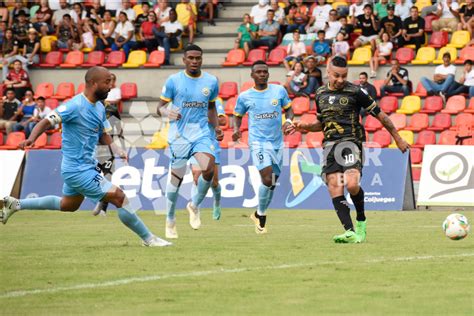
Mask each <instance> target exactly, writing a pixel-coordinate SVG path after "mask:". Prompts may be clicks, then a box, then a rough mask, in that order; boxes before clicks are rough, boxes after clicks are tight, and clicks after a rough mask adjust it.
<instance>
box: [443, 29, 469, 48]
mask: <svg viewBox="0 0 474 316" xmlns="http://www.w3.org/2000/svg"><path fill="white" fill-rule="evenodd" d="M470 41H471V35H470V34H469V32H468V31H456V32H454V33H453V35H452V36H451V42H450V43H449V44H448V45H446V46H448V47H455V48H463V47H464V46H466V45H467V43H469V42H470Z"/></svg>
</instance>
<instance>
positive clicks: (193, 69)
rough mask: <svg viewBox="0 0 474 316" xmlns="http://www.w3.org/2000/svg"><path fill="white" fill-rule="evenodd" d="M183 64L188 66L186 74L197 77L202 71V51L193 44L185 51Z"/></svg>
mask: <svg viewBox="0 0 474 316" xmlns="http://www.w3.org/2000/svg"><path fill="white" fill-rule="evenodd" d="M183 63H184V65H185V66H186V72H187V73H188V74H190V75H197V74H199V73H200V71H201V65H202V49H201V47H199V46H197V45H195V44H191V45H188V46H186V48H185V49H184V57H183Z"/></svg>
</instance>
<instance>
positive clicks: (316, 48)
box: [311, 30, 331, 65]
mask: <svg viewBox="0 0 474 316" xmlns="http://www.w3.org/2000/svg"><path fill="white" fill-rule="evenodd" d="M325 36H326V32H324V31H323V30H319V31H318V39H316V40H314V41H313V43H312V45H311V47H312V48H313V56H314V57H315V59H316V61H317V62H318V64H319V65H321V64H323V63H324V62H326V60H327V58H328V57H329V56H330V55H331V47H329V44H328V42H327V41H326V40H325V39H324V38H325Z"/></svg>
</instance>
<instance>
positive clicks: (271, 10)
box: [267, 9, 275, 13]
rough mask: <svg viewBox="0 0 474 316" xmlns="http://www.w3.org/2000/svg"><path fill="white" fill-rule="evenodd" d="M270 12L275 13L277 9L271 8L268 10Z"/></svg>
mask: <svg viewBox="0 0 474 316" xmlns="http://www.w3.org/2000/svg"><path fill="white" fill-rule="evenodd" d="M269 12H272V13H275V10H273V9H269V10H267V13H269Z"/></svg>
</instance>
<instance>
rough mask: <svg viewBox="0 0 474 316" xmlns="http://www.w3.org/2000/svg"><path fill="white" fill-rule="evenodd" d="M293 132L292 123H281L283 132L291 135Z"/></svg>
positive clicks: (294, 129) (293, 126)
mask: <svg viewBox="0 0 474 316" xmlns="http://www.w3.org/2000/svg"><path fill="white" fill-rule="evenodd" d="M294 132H296V128H295V125H294V123H290V122H285V124H283V134H285V135H291V134H293V133H294Z"/></svg>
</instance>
